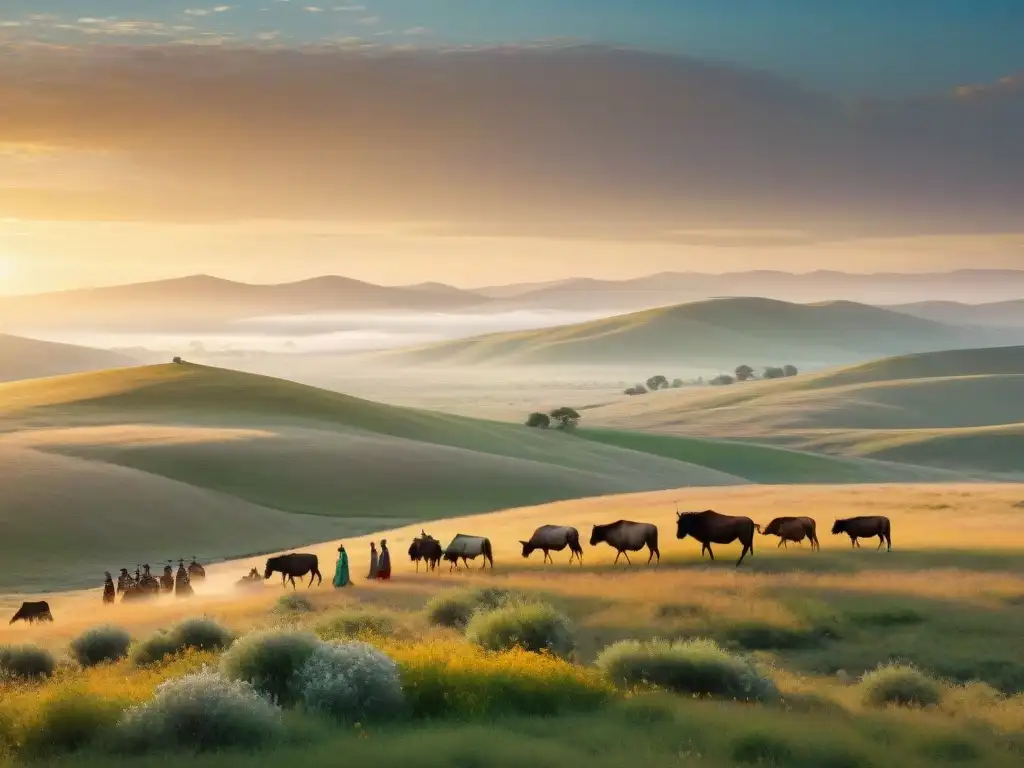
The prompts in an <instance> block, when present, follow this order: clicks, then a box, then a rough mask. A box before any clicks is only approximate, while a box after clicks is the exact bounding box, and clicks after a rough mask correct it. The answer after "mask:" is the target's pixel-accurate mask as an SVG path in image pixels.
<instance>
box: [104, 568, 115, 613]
mask: <svg viewBox="0 0 1024 768" xmlns="http://www.w3.org/2000/svg"><path fill="white" fill-rule="evenodd" d="M104 575H105V578H104V579H103V604H104V605H109V604H111V603H113V602H114V598H115V597H116V596H117V590H116V589H115V588H114V579H113V577H112V576H111V575H110V571H106V573H105V574H104Z"/></svg>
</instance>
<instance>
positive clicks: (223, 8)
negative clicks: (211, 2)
mask: <svg viewBox="0 0 1024 768" xmlns="http://www.w3.org/2000/svg"><path fill="white" fill-rule="evenodd" d="M234 8H235V6H233V5H215V6H214V7H212V8H186V9H185V15H186V16H213V15H214V14H218V13H227V12H228V11H231V10H234Z"/></svg>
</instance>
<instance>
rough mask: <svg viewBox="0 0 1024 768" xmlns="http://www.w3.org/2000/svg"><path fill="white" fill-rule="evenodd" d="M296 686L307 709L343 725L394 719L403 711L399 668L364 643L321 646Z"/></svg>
mask: <svg viewBox="0 0 1024 768" xmlns="http://www.w3.org/2000/svg"><path fill="white" fill-rule="evenodd" d="M297 684H298V688H299V689H300V690H301V691H302V701H303V703H304V704H305V706H306V707H307V708H308V709H310V710H312V711H314V712H320V713H322V714H325V715H328V716H330V717H332V718H334V719H335V720H339V721H343V722H349V723H355V722H363V721H369V720H382V719H388V718H393V717H396V716H398V715H399V714H401V713H402V711H403V710H404V708H405V700H404V698H403V696H402V684H401V682H400V680H399V675H398V665H396V664H395V662H394V661H392V660H391V658H389V657H388V656H386V655H385V654H383V653H381V652H380V651H378V650H377V649H376V648H374V647H373V646H371V645H367V644H366V643H347V644H344V645H336V644H333V643H321V644H320V646H319V647H318V648H317V649H316V650H315V651H313V654H312V655H311V656H310V657H309V658H308V659H307V660H306V663H305V664H303V665H302V668H301V669H300V670H299V672H298V675H297Z"/></svg>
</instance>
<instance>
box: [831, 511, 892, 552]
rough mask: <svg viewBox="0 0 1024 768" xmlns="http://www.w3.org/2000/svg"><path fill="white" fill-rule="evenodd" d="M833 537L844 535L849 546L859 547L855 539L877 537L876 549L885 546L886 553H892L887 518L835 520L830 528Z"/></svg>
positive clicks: (890, 529)
mask: <svg viewBox="0 0 1024 768" xmlns="http://www.w3.org/2000/svg"><path fill="white" fill-rule="evenodd" d="M832 533H833V535H839V534H841V533H845V534H846V535H847V536H849V537H850V546H851V547H859V546H860V542H858V541H857V539H870V538H871V537H873V536H877V537H878V549H881V548H882V544H885V545H887V546H886V550H885V551H886V552H891V551H892V535H891V534H892V528H891V526H890V524H889V518H888V517H881V516H877V517H849V518H846V519H845V520H836V522H835V524H834V525H833V526H832Z"/></svg>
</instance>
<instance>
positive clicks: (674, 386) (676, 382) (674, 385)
mask: <svg viewBox="0 0 1024 768" xmlns="http://www.w3.org/2000/svg"><path fill="white" fill-rule="evenodd" d="M681 386H683V380H682V379H672V389H679V388H680V387H681Z"/></svg>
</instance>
